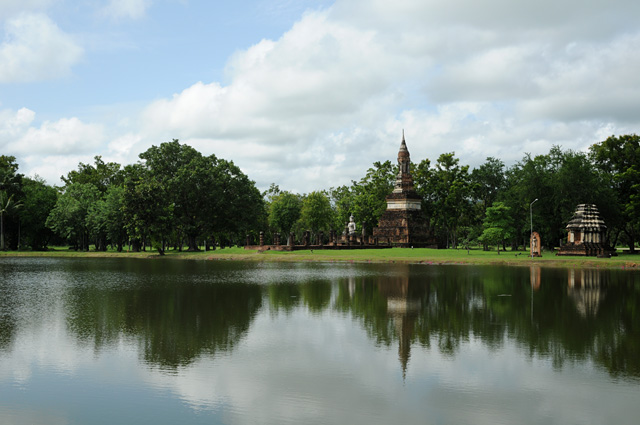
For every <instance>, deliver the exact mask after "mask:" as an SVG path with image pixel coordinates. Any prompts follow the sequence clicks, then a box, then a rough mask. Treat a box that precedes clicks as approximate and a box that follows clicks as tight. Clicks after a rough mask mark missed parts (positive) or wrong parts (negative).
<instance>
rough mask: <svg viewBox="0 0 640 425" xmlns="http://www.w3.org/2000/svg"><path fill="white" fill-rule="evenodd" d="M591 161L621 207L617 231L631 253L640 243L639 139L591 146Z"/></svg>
mask: <svg viewBox="0 0 640 425" xmlns="http://www.w3.org/2000/svg"><path fill="white" fill-rule="evenodd" d="M590 152H591V157H592V159H593V161H594V162H595V164H596V166H597V167H598V169H599V170H601V171H602V172H603V173H605V174H606V175H607V176H610V177H611V179H610V185H611V187H612V188H613V190H614V191H615V194H616V198H617V203H618V205H620V207H621V220H620V223H619V228H620V229H621V230H622V231H623V232H624V233H625V235H626V239H627V242H628V245H629V250H630V251H631V252H635V245H636V242H637V241H638V240H639V239H640V136H638V135H635V134H630V135H629V134H628V135H623V136H618V137H615V136H611V137H609V138H607V139H606V140H604V141H603V142H600V143H597V144H595V145H593V146H591V151H590Z"/></svg>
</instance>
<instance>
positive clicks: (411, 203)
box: [373, 132, 438, 248]
mask: <svg viewBox="0 0 640 425" xmlns="http://www.w3.org/2000/svg"><path fill="white" fill-rule="evenodd" d="M398 166H399V167H400V170H399V171H398V176H397V177H396V183H395V187H394V189H393V192H391V194H390V195H389V196H387V198H386V201H387V210H386V211H385V212H384V213H383V214H382V217H380V222H379V223H378V227H376V228H374V229H373V236H374V237H375V238H378V241H379V242H381V243H385V242H389V243H390V244H392V245H394V246H400V247H407V248H408V247H416V248H418V247H430V248H437V247H438V244H437V241H436V239H435V238H434V237H433V235H432V234H431V232H430V231H429V226H428V224H427V220H426V217H425V215H424V212H423V211H422V198H421V197H420V195H418V193H417V192H416V191H415V189H414V187H413V177H411V171H410V168H411V159H410V157H409V150H408V149H407V144H406V142H405V140H404V132H403V133H402V143H401V144H400V150H399V151H398Z"/></svg>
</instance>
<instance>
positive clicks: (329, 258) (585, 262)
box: [0, 247, 640, 268]
mask: <svg viewBox="0 0 640 425" xmlns="http://www.w3.org/2000/svg"><path fill="white" fill-rule="evenodd" d="M0 257H70V258H73V257H78V258H79V257H89V258H99V257H112V258H113V257H124V258H156V259H157V258H166V259H193V260H251V261H302V262H305V261H322V262H336V261H338V262H364V263H366V262H372V263H394V262H396V263H422V264H503V265H513V266H528V265H532V264H537V265H542V266H549V267H611V268H640V256H639V255H628V254H621V255H619V256H617V257H612V258H595V257H586V258H585V257H557V256H555V255H554V254H552V253H548V254H546V255H543V256H542V257H541V258H534V259H532V258H529V257H528V256H527V253H526V252H523V251H515V252H512V251H506V252H500V253H497V252H496V251H488V252H487V251H482V250H479V249H473V250H470V251H469V252H467V251H466V250H464V249H459V250H456V249H441V250H437V249H428V248H416V249H408V248H404V249H403V248H393V249H373V250H365V249H362V250H360V249H358V250H341V251H334V250H315V251H294V252H277V251H266V252H257V251H251V250H244V249H243V248H237V247H234V248H225V249H217V250H215V251H207V252H205V251H200V252H186V251H182V252H180V251H167V253H166V255H165V256H164V257H160V256H159V255H158V254H157V253H156V252H152V251H147V252H116V251H106V252H97V251H89V252H77V251H71V250H68V249H66V248H54V249H51V250H49V251H44V252H32V251H19V252H17V251H6V252H0Z"/></svg>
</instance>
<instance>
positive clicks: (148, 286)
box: [0, 259, 640, 423]
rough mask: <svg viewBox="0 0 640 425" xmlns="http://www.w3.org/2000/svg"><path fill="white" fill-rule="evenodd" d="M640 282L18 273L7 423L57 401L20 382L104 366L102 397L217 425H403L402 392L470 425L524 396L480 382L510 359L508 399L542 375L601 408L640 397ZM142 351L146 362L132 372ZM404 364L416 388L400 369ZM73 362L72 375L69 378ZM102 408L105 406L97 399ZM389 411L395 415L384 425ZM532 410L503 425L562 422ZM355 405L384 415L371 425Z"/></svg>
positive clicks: (91, 264) (355, 274) (161, 268)
mask: <svg viewBox="0 0 640 425" xmlns="http://www.w3.org/2000/svg"><path fill="white" fill-rule="evenodd" d="M639 277H640V275H639V274H638V273H633V272H623V271H618V270H565V269H545V268H540V267H531V268H529V269H527V268H505V267H471V266H463V267H458V266H438V267H433V266H415V265H365V264H361V265H347V264H319V265H318V264H267V265H265V264H260V263H235V262H219V263H213V262H188V261H174V262H172V261H121V260H115V261H112V260H104V259H103V260H86V261H84V260H82V261H78V260H53V259H15V260H11V259H0V278H1V279H0V294H2V297H0V423H7V421H3V419H6V418H7V417H8V416H7V415H6V414H4V413H6V412H9V413H10V415H14V416H15V415H18V413H15V411H14V410H10V409H9V407H7V406H10V405H13V404H18V405H20V403H22V404H23V405H24V404H25V403H27V404H26V405H29V404H28V403H29V402H28V401H26V400H27V399H28V400H33V401H31V403H34V406H35V405H37V403H42V402H44V403H45V404H47V403H48V405H52V406H53V405H55V401H53V400H52V399H50V398H47V397H51V395H50V394H51V393H52V391H51V388H49V390H48V391H47V390H43V391H42V392H41V393H40V392H38V391H37V390H36V389H34V390H32V392H26V390H25V391H24V392H23V393H24V394H25V397H27V396H28V397H27V398H26V399H22V398H20V394H21V393H15V392H14V391H13V390H12V388H13V387H12V385H15V383H16V382H20V383H21V384H20V385H25V384H24V383H27V384H28V383H30V382H33V385H34V388H35V387H36V383H38V385H39V386H42V388H44V389H46V388H48V387H47V382H48V381H47V379H50V380H51V381H52V382H56V383H58V382H59V380H60V378H59V377H56V374H60V370H66V371H69V372H68V373H66V372H65V373H64V374H63V375H64V376H66V377H67V378H65V379H67V380H69V379H72V378H71V377H73V376H74V375H75V374H79V373H80V372H79V371H78V370H84V369H87V370H90V369H91V367H92V365H93V367H95V368H96V369H95V371H94V372H91V373H89V372H87V373H89V375H90V376H91V378H90V379H89V378H87V382H91V383H92V384H87V385H89V387H90V388H94V386H96V385H97V386H102V385H108V382H110V380H111V381H114V382H117V387H118V391H122V392H124V393H126V392H127V391H129V392H131V388H132V387H134V386H135V385H136V384H135V383H134V381H133V380H134V379H137V378H138V375H144V376H145V378H144V379H143V381H144V382H145V383H148V382H154V385H153V391H155V393H156V394H157V392H158V391H162V390H163V389H166V388H171V389H172V391H175V392H177V393H179V394H181V397H182V398H184V399H186V400H188V402H189V405H190V406H193V408H195V409H196V410H197V409H211V410H212V411H215V413H216V415H219V416H216V418H217V419H215V420H213V419H211V417H208V416H203V417H200V419H202V422H209V423H210V422H218V423H229V422H234V420H230V419H224V418H225V417H226V416H225V415H231V416H232V417H234V418H236V419H237V415H239V414H240V415H244V416H243V417H244V418H245V419H246V420H244V421H240V422H245V423H251V422H267V423H283V422H287V421H289V422H291V423H299V422H314V419H316V420H315V422H318V423H321V422H322V421H321V420H320V419H322V418H326V417H327V416H328V415H332V416H331V417H332V418H334V420H327V421H325V422H334V423H347V422H348V423H358V422H363V423H385V421H386V419H390V418H391V417H396V416H402V414H403V413H402V412H400V411H397V410H393V409H394V407H393V403H391V404H389V401H390V400H396V399H398V398H399V397H400V395H399V394H403V395H404V397H405V398H406V401H404V402H403V403H404V404H403V405H402V406H403V408H404V409H406V410H407V411H412V412H416V415H415V416H412V415H409V416H404V422H406V423H412V422H415V423H419V422H420V418H422V416H420V415H418V413H420V412H422V411H423V404H424V402H425V400H429V401H430V406H431V409H432V410H434V411H439V412H440V414H441V415H445V416H441V417H442V418H443V420H442V422H457V421H456V420H455V419H453V418H454V417H453V416H448V414H449V413H448V410H447V408H446V407H445V406H457V407H455V409H459V406H460V399H461V398H463V396H462V395H461V394H474V396H475V397H480V398H482V397H485V398H486V399H485V401H486V404H487V406H493V405H494V404H496V405H500V404H502V398H504V397H507V396H506V395H505V393H502V396H501V395H500V394H501V393H500V391H498V390H496V388H495V387H493V388H492V391H496V392H495V395H493V396H492V395H491V394H493V392H492V391H486V388H485V385H489V383H488V382H487V377H486V376H485V377H484V378H483V379H484V380H485V381H483V380H480V381H478V382H475V379H476V378H477V375H478V374H479V373H480V371H481V370H485V369H486V368H487V367H488V364H489V363H490V362H491V360H490V359H492V358H493V357H497V358H501V359H503V360H504V362H506V363H508V364H518V365H519V366H518V368H516V369H518V370H517V371H516V370H515V369H510V368H509V367H510V366H509V365H508V364H503V363H499V364H497V366H496V367H497V369H495V370H493V371H492V372H491V373H494V374H498V375H499V377H500V379H498V380H497V383H496V384H495V385H503V386H505V387H507V390H504V389H503V391H506V392H513V393H514V394H515V393H517V394H520V395H521V397H523V398H528V397H530V396H531V391H532V390H531V387H527V385H533V384H532V381H534V380H535V379H537V378H538V377H539V376H540V375H541V374H542V375H543V376H546V377H547V378H546V379H547V381H545V382H542V383H540V384H539V387H553V386H554V385H557V383H558V382H559V381H562V380H563V379H566V374H567V373H577V372H575V370H576V369H577V370H581V371H583V372H580V373H585V374H586V375H585V376H587V377H588V378H585V377H584V376H582V375H580V376H581V377H580V379H589V380H591V381H593V382H594V386H593V389H590V390H589V391H593V392H590V393H589V394H591V395H592V396H593V397H595V396H597V395H598V391H599V390H598V388H599V387H602V386H610V385H614V386H615V385H621V384H620V383H616V382H613V383H612V381H611V380H610V379H607V378H606V377H614V378H616V379H617V378H620V379H621V381H623V382H625V383H626V384H625V385H631V386H632V387H633V386H636V387H637V385H638V384H639V383H640V321H639V320H638V316H637V314H638V313H637V309H638V306H639V305H640V278H639ZM534 308H535V310H534ZM363 331H364V332H363ZM54 352H55V354H54ZM87 352H89V353H92V355H93V360H92V356H91V355H88V354H87ZM132 353H133V357H134V358H135V359H136V361H137V363H127V362H126V359H127V357H128V356H130V355H131V354H132ZM388 355H389V356H391V357H392V358H391V363H392V364H393V365H394V369H395V371H396V373H397V377H398V379H399V382H396V381H394V375H393V374H388V373H387V372H386V371H385V369H384V367H383V366H382V365H387V364H390V363H389V361H387V356H388ZM25 356H26V357H27V358H32V360H31V361H32V364H28V360H23V358H24V357H25ZM29 356H31V357H29ZM55 356H57V357H56V360H53V359H52V358H53V357H55ZM12 359H13V360H12ZM18 359H20V360H18ZM479 359H483V360H479ZM521 359H524V360H525V361H523V362H520V360H521ZM21 362H22V363H21ZM55 362H58V363H60V364H64V368H61V367H59V366H58V367H57V368H51V367H50V365H51V364H53V363H55ZM92 362H93V363H92ZM478 362H480V363H478ZM3 364H4V366H2V365H3ZM127 364H129V366H128V367H130V368H131V369H130V370H124V368H125V366H123V365H127ZM549 364H550V365H552V366H553V367H549V366H548V365H549ZM98 365H100V366H98ZM105 365H108V366H105ZM140 365H143V366H144V367H143V368H139V366H140ZM433 365H439V366H438V367H439V368H440V369H437V370H436V371H435V372H434V371H433V370H429V369H428V367H429V366H433ZM593 365H595V370H593ZM101 367H103V368H105V369H106V370H107V372H104V370H102V369H100V368H101ZM522 368H524V369H523V370H520V369H522ZM138 369H145V371H144V372H141V371H139V370H138ZM448 369H450V372H448V373H447V374H445V372H444V370H448ZM18 370H20V371H21V372H20V373H18V372H16V371H18ZM601 372H602V373H601ZM487 373H489V372H487ZM605 373H606V377H605V376H604V375H605ZM51 374H53V375H54V377H51ZM521 374H524V375H526V376H529V378H528V379H527V380H526V381H523V380H522V378H521V377H520V376H521ZM18 375H19V376H20V377H19V378H17V376H18ZM105 375H113V376H112V377H110V378H105ZM444 375H446V376H447V378H446V382H444V381H443V380H445V378H444V377H443V376H444ZM114 377H119V378H117V379H119V381H118V380H117V379H116V378H114ZM94 380H97V383H96V384H93V382H94ZM130 380H131V381H130ZM63 381H64V379H63ZM64 382H66V383H67V384H68V383H69V382H67V381H64ZM74 382H75V381H74ZM523 382H526V384H523ZM354 383H357V384H358V385H355V384H354ZM92 385H93V386H92ZM114 385H115V384H114ZM141 385H142V384H141ZM523 385H524V387H527V388H529V389H528V390H527V389H526V388H525V389H524V390H523ZM39 386H38V388H39ZM49 386H51V385H50V384H49ZM405 387H406V388H412V391H413V392H411V393H403V391H404V390H403V388H405ZM81 388H82V389H80V390H78V391H79V393H80V394H81V393H82V392H86V391H88V390H87V389H86V388H84V387H81ZM336 388H338V389H340V388H342V389H345V388H349V392H348V394H341V393H336ZM536 388H537V387H536ZM569 388H571V387H570V386H569ZM607 388H610V387H607ZM614 388H620V387H614ZM625 388H626V387H625ZM431 389H432V390H431ZM453 389H455V391H454V390H453ZM136 391H137V392H142V391H143V390H141V389H137V390H136ZM136 391H133V393H134V394H133V395H131V396H132V397H135V393H136ZM416 391H417V392H416ZM527 391H529V393H527ZM568 392H570V391H568ZM53 393H55V391H53ZM124 393H123V394H124ZM450 393H451V394H450ZM363 394H367V397H364V396H363ZM447 394H449V398H447ZM633 394H636V393H624V397H622V398H621V399H622V400H629V399H631V400H636V401H637V402H638V403H635V404H629V405H625V406H622V407H626V408H627V410H629V407H634V408H635V406H640V399H638V396H636V395H633ZM534 395H535V396H541V394H540V393H538V392H535V393H534ZM78 397H80V398H81V395H78ZM123 397H125V396H123ZM438 397H443V399H442V400H440V399H439V398H438ZM492 397H495V399H494V398H492ZM125 398H126V397H125ZM3 399H4V400H9V401H5V402H3V401H1V400H3ZM145 400H147V401H148V400H155V398H154V397H150V398H149V397H148V398H145ZM171 400H172V401H168V400H165V402H166V404H167V406H170V405H171V406H173V407H171V408H169V407H167V408H166V411H164V413H162V414H161V415H160V416H159V419H158V418H156V422H158V423H160V422H162V415H166V417H167V418H171V419H172V420H173V419H176V420H179V418H175V417H172V416H171V412H181V410H180V409H179V408H178V407H176V405H175V404H176V403H178V404H179V401H180V400H178V402H176V401H175V400H174V399H171ZM238 400H242V402H240V401H238ZM261 400H269V403H266V402H264V403H262V404H260V411H265V410H268V409H273V410H274V413H273V416H269V418H270V419H267V420H265V419H264V417H261V416H260V414H259V413H256V412H254V411H251V409H252V406H256V405H257V404H259V403H260V401H261ZM371 400H376V402H375V403H372V402H371ZM86 402H87V403H88V406H89V407H87V411H88V412H89V411H91V410H95V408H96V406H95V401H93V402H90V401H86ZM120 402H122V401H121V400H119V401H118V403H120ZM92 403H94V404H92ZM149 403H150V404H149V408H150V409H151V408H152V407H151V406H154V407H153V409H157V406H155V405H154V403H153V402H152V401H150V402H149ZM172 403H173V404H172ZM234 403H235V404H234ZM238 403H241V404H243V406H245V407H244V410H242V409H240V410H238V407H237V404H238ZM557 403H558V405H557V409H563V408H564V407H563V406H562V403H561V402H557ZM266 404H269V407H267V406H266ZM3 406H4V407H3ZM324 406H334V407H333V410H332V411H331V412H329V410H327V408H325V407H324ZM363 406H366V407H363ZM383 406H384V409H387V410H388V409H391V410H389V413H388V414H389V416H384V418H385V419H384V420H383V419H382V418H383V416H380V412H381V411H382V410H381V409H383ZM469 406H473V405H472V404H469ZM572 407H573V408H577V409H576V410H580V409H581V408H582V409H585V408H587V406H583V405H580V406H572ZM3 408H4V409H5V410H3ZM468 408H469V409H471V407H468ZM478 408H479V407H478V406H475V407H473V409H478ZM485 408H487V409H488V413H486V415H485V416H483V414H482V407H480V412H475V413H477V414H478V415H479V417H483V418H484V419H491V418H493V416H492V415H496V412H495V411H494V410H492V409H493V407H485ZM522 408H523V407H522V406H520V407H519V408H517V409H515V410H514V411H513V412H511V413H510V414H511V415H515V416H510V417H508V418H507V419H505V418H504V417H502V419H503V420H504V421H506V422H527V423H548V422H549V417H548V416H545V415H540V414H539V412H538V413H537V415H538V416H536V410H535V409H534V410H533V413H534V415H533V416H531V415H529V417H527V420H523V417H521V416H518V415H519V410H518V409H522ZM7 409H9V410H7ZM33 409H38V408H37V407H33ZM69 409H71V408H70V407H69ZM225 409H227V410H225ZM353 409H355V410H356V411H357V410H358V409H362V410H367V411H370V412H371V415H370V416H367V419H368V422H367V421H364V420H362V419H361V420H358V418H355V417H353ZM438 409H441V410H438ZM473 409H472V410H473ZM54 410H55V409H54ZM71 410H73V409H71ZM623 410H624V409H623ZM276 411H277V412H276ZM385 411H386V410H385ZM630 411H633V409H631V410H630ZM182 412H183V411H182ZM238 412H240V413H238ZM284 412H287V413H284ZM294 412H295V413H294ZM314 412H315V413H314ZM31 413H32V412H30V411H29V409H27V413H25V415H27V416H29V415H31ZM183 413H184V412H183ZM374 413H375V414H374ZM87 414H91V413H87ZM175 414H177V413H175ZM10 415H9V416H10ZM18 416H19V415H18ZM27 416H19V417H21V418H23V419H24V418H25V417H27ZM220 418H223V419H220ZM531 418H533V419H531ZM116 419H117V418H114V417H111V420H109V422H117V420H116ZM168 420H169V419H165V421H168ZM82 422H87V421H80V420H79V421H67V422H66V423H82ZM88 422H91V420H89V421H88ZM94 422H95V421H94ZM194 422H195V421H194ZM463 422H464V421H463ZM489 422H490V420H489ZM552 422H553V421H552ZM618 422H619V421H618ZM622 422H624V421H622Z"/></svg>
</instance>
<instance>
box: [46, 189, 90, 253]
mask: <svg viewBox="0 0 640 425" xmlns="http://www.w3.org/2000/svg"><path fill="white" fill-rule="evenodd" d="M99 199H100V192H99V191H98V189H97V188H96V187H95V186H94V185H93V184H91V183H71V184H69V185H67V186H66V187H65V188H64V192H63V193H62V194H61V195H60V196H59V197H58V200H57V201H56V205H55V207H54V208H53V209H52V210H51V212H50V213H49V217H48V218H47V221H46V225H47V227H49V228H50V229H51V230H53V231H54V233H56V234H58V235H59V236H61V237H63V238H65V239H67V240H68V241H69V242H70V243H71V244H72V245H73V246H74V248H75V249H81V250H83V251H87V250H89V227H88V222H87V215H88V213H89V208H90V207H91V206H92V205H93V204H94V203H95V202H96V201H97V200H99Z"/></svg>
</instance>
